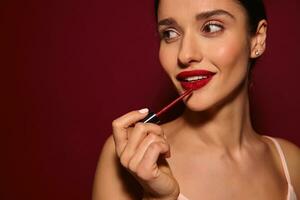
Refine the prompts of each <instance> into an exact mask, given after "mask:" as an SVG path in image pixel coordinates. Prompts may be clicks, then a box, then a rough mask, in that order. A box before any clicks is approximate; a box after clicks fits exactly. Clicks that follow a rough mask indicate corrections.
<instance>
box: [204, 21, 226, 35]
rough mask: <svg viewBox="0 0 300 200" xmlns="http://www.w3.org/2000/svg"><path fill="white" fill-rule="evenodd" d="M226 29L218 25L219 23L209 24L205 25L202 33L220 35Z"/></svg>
mask: <svg viewBox="0 0 300 200" xmlns="http://www.w3.org/2000/svg"><path fill="white" fill-rule="evenodd" d="M223 29H224V27H223V26H222V25H221V24H220V23H218V22H208V23H207V24H205V25H204V27H203V29H202V31H203V32H204V33H208V34H209V33H213V34H215V33H218V32H220V31H223Z"/></svg>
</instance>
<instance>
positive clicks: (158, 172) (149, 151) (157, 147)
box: [112, 109, 179, 200]
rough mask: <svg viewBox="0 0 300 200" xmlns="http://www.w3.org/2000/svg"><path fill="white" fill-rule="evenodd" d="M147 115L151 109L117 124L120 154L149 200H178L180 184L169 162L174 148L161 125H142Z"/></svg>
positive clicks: (117, 150)
mask: <svg viewBox="0 0 300 200" xmlns="http://www.w3.org/2000/svg"><path fill="white" fill-rule="evenodd" d="M147 113H148V110H147V109H143V110H140V111H132V112H130V113H127V114H125V115H123V116H121V117H120V118H118V119H116V120H114V121H113V123H112V127H113V136H114V140H115V145H116V152H117V155H118V157H119V158H120V162H121V164H122V165H123V166H124V167H125V168H126V169H127V170H128V171H129V172H130V173H131V174H133V176H134V177H135V178H136V179H137V181H138V182H139V183H140V184H141V185H142V187H143V188H144V191H145V199H149V200H150V199H153V200H154V199H157V200H158V199H161V200H167V199H168V200H169V199H170V200H171V199H172V200H176V199H177V197H178V195H179V185H178V183H177V181H176V180H175V178H174V176H173V175H172V172H171V169H170V167H169V165H168V163H167V161H166V160H165V158H166V157H169V156H170V146H169V144H168V143H167V141H166V138H165V136H164V132H163V130H162V128H161V127H160V126H158V125H156V124H151V123H146V124H145V123H141V122H138V121H139V120H141V119H143V118H144V117H145V116H146V115H147Z"/></svg>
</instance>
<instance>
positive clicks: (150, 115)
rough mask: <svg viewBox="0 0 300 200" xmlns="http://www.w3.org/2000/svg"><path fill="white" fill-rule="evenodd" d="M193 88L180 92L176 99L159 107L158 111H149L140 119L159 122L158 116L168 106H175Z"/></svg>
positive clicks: (147, 121)
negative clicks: (161, 107)
mask: <svg viewBox="0 0 300 200" xmlns="http://www.w3.org/2000/svg"><path fill="white" fill-rule="evenodd" d="M192 91H193V89H189V90H186V91H185V92H184V93H183V94H181V95H180V96H179V97H178V98H177V99H175V100H174V101H172V102H171V103H169V104H168V105H167V106H165V107H164V108H163V109H161V110H160V111H159V112H157V113H154V112H149V113H148V115H147V116H146V117H145V118H144V119H142V120H141V122H143V123H155V124H158V123H159V122H160V120H159V117H160V116H161V115H162V114H163V113H165V112H166V111H168V110H169V109H170V108H172V107H173V106H175V105H176V104H177V103H178V102H179V101H180V100H182V99H183V98H184V97H186V96H188V95H189V94H191V93H192Z"/></svg>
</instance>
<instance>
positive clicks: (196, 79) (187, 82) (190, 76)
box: [176, 70, 216, 90]
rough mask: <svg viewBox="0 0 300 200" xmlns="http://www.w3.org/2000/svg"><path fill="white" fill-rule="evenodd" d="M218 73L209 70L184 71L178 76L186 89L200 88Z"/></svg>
mask: <svg viewBox="0 0 300 200" xmlns="http://www.w3.org/2000/svg"><path fill="white" fill-rule="evenodd" d="M215 74H216V73H214V72H211V71H207V70H193V71H184V72H181V73H179V74H178V75H177V76H176V79H177V80H178V81H180V84H181V86H182V87H183V88H184V89H186V90H189V89H193V90H198V89H200V88H202V87H204V86H205V85H206V84H207V83H208V82H209V81H210V80H211V79H212V78H213V76H214V75H215Z"/></svg>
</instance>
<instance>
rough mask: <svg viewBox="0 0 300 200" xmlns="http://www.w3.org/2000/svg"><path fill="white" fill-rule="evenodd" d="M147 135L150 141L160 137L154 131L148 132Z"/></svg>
mask: <svg viewBox="0 0 300 200" xmlns="http://www.w3.org/2000/svg"><path fill="white" fill-rule="evenodd" d="M147 137H148V138H149V140H150V141H158V140H160V137H159V136H158V135H156V134H154V133H149V134H148V136H147Z"/></svg>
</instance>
